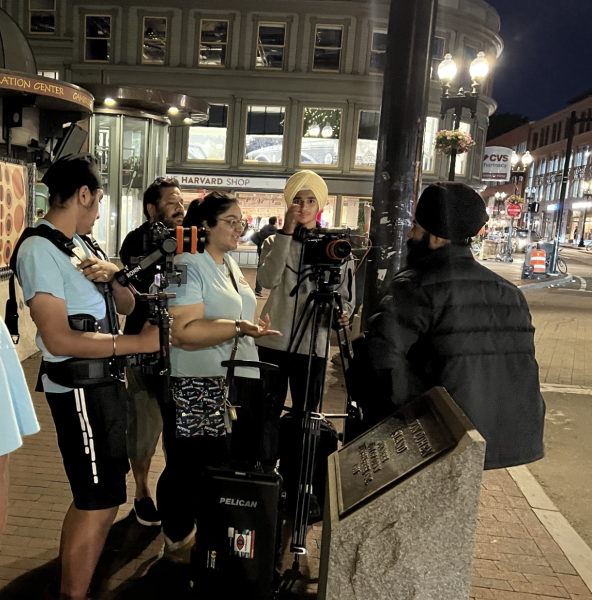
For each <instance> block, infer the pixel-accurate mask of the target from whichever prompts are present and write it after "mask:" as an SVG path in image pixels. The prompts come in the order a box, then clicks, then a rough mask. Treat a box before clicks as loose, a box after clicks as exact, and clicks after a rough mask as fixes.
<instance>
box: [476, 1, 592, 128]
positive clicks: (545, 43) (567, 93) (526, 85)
mask: <svg viewBox="0 0 592 600" xmlns="http://www.w3.org/2000/svg"><path fill="white" fill-rule="evenodd" d="M487 1H488V2H489V4H491V5H492V6H493V7H494V8H495V9H496V10H497V11H498V12H499V14H500V17H501V22H502V28H501V36H502V38H503V40H504V44H505V48H504V51H503V53H502V55H501V57H500V59H499V61H498V64H497V70H496V76H495V83H494V89H493V95H494V98H495V99H496V100H497V102H498V103H499V108H498V112H516V113H521V114H523V115H526V116H528V117H529V118H530V120H531V121H534V120H536V119H540V118H542V117H545V116H547V115H549V114H551V113H553V112H555V111H557V110H561V109H562V108H565V107H566V106H567V101H568V100H569V99H571V98H573V97H574V96H577V95H579V94H580V93H581V92H583V91H585V90H587V89H590V88H592V0H487Z"/></svg>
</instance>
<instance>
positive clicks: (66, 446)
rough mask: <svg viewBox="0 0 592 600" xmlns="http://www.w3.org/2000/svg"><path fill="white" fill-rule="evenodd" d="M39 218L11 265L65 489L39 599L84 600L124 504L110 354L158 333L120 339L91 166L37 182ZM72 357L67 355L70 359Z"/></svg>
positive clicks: (132, 348) (112, 269)
mask: <svg viewBox="0 0 592 600" xmlns="http://www.w3.org/2000/svg"><path fill="white" fill-rule="evenodd" d="M42 181H43V183H45V185H47V187H48V188H49V205H50V210H49V211H48V213H47V215H46V217H45V218H44V219H39V220H38V221H37V223H36V226H35V227H34V228H28V229H26V230H25V232H24V233H23V235H22V236H21V239H20V241H19V243H18V244H17V247H16V248H15V253H14V255H13V260H11V266H12V267H13V270H14V271H15V273H16V275H17V277H18V280H19V282H20V284H21V287H22V288H23V294H24V298H25V302H26V303H27V305H28V306H29V307H30V309H31V317H32V318H33V321H34V322H35V325H36V326H37V338H36V342H37V346H38V348H39V350H40V351H41V352H42V355H43V361H42V367H41V371H40V378H39V383H38V386H40V389H38V391H44V392H45V395H46V398H47V401H48V404H49V407H50V409H51V413H52V417H53V420H54V423H55V427H56V433H57V438H58V445H59V448H60V452H61V454H62V459H63V462H64V468H65V471H66V475H67V477H68V481H69V483H70V487H71V489H72V495H73V504H72V505H71V506H70V508H69V509H68V512H67V514H66V517H65V519H64V524H63V526H62V538H61V546H60V563H61V583H57V582H56V583H55V584H53V585H51V586H50V587H49V588H48V589H47V590H46V597H47V598H61V599H68V600H83V599H84V598H86V597H87V592H88V588H89V585H90V582H91V578H92V576H93V573H94V570H95V567H96V565H97V562H98V560H99V557H100V555H101V552H102V549H103V546H104V544H105V540H106V538H107V534H108V532H109V528H110V527H111V524H112V523H113V520H114V519H115V516H116V514H117V509H118V507H119V505H121V504H124V503H125V502H126V475H127V472H128V470H129V463H128V459H127V452H126V434H125V430H126V421H127V406H126V404H127V394H126V391H125V386H124V384H123V382H122V379H123V377H122V375H123V372H122V371H123V370H122V367H120V366H119V364H118V363H119V361H117V360H116V359H115V357H122V356H125V355H127V354H136V353H140V352H157V351H158V349H159V337H158V328H156V327H154V326H152V325H149V324H148V325H146V326H145V327H144V328H143V329H142V331H141V332H139V333H138V334H137V335H120V334H119V331H118V323H117V314H116V312H120V313H122V314H129V313H131V311H132V310H133V308H134V297H133V295H132V293H131V292H130V291H129V290H128V289H126V288H124V287H122V286H120V285H119V284H118V283H117V282H115V281H114V280H113V276H114V275H115V273H116V272H117V271H118V267H117V266H116V265H114V264H112V263H110V262H108V260H107V259H106V256H104V255H103V254H102V253H101V250H100V248H98V246H96V245H93V243H92V242H91V241H90V239H88V238H86V237H85V236H88V235H89V234H90V233H91V231H92V228H93V225H94V223H95V221H96V220H97V219H98V218H99V206H100V202H101V198H102V196H103V190H102V185H101V176H100V171H99V163H98V161H97V159H96V158H95V157H94V156H92V155H90V154H77V155H68V156H65V157H63V158H60V159H59V160H57V161H56V162H55V163H53V164H52V165H51V166H50V167H49V169H48V171H47V173H46V174H45V176H44V177H43V179H42ZM73 357H74V358H73Z"/></svg>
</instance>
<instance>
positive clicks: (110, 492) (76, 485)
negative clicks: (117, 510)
mask: <svg viewBox="0 0 592 600" xmlns="http://www.w3.org/2000/svg"><path fill="white" fill-rule="evenodd" d="M45 396H46V397H47V402H48V403H49V407H50V409H51V414H52V416H53V420H54V423H55V428H56V433H57V436H58V445H59V447H60V452H61V453H62V459H63V461H64V468H65V470H66V475H67V477H68V481H69V482H70V488H71V489H72V495H73V496H74V506H75V507H76V508H77V509H79V510H102V509H106V508H114V507H116V506H120V505H121V504H125V502H126V500H127V490H126V476H127V473H128V471H129V461H128V458H127V448H126V433H125V432H126V428H127V401H128V398H127V392H126V389H125V386H124V385H123V383H120V382H116V383H114V384H111V385H104V386H98V387H88V388H79V389H76V390H74V391H72V392H65V393H63V394H53V393H46V394H45Z"/></svg>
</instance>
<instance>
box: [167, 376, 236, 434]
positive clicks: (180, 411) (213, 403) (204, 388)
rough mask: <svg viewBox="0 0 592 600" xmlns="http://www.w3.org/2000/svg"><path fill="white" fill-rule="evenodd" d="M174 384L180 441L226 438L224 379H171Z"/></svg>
mask: <svg viewBox="0 0 592 600" xmlns="http://www.w3.org/2000/svg"><path fill="white" fill-rule="evenodd" d="M171 384H172V390H173V400H174V401H175V404H176V405H177V434H176V436H177V437H178V438H180V437H181V438H182V437H197V436H210V437H221V436H224V435H226V426H225V424H224V380H223V379H222V378H221V377H171Z"/></svg>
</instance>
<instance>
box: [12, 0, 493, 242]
mask: <svg viewBox="0 0 592 600" xmlns="http://www.w3.org/2000/svg"><path fill="white" fill-rule="evenodd" d="M401 1H403V0H401ZM3 7H4V8H5V10H7V11H8V12H9V13H10V14H11V15H12V16H13V18H14V19H15V20H16V21H17V22H18V23H19V24H20V26H21V28H22V29H23V30H24V31H25V32H26V34H27V37H28V39H29V42H30V44H31V47H32V48H33V51H34V54H35V58H36V61H37V66H38V69H39V70H40V71H42V72H43V73H45V74H46V75H50V76H51V75H52V74H55V75H56V76H58V77H60V78H61V79H65V80H67V81H71V82H74V83H76V84H78V85H80V86H82V87H85V86H89V88H90V89H92V90H93V93H95V92H94V90H95V89H96V86H97V85H110V86H138V87H143V88H160V89H164V90H169V91H173V92H177V93H183V94H188V95H190V96H194V97H200V98H203V99H204V100H206V101H207V102H209V103H210V105H211V109H210V118H209V121H208V122H207V123H204V124H191V122H190V121H188V124H186V125H183V126H179V127H171V128H170V130H169V144H168V156H167V172H168V173H169V174H174V175H178V176H179V177H181V179H182V185H183V187H184V189H185V190H186V194H185V196H186V198H187V199H192V198H194V197H196V196H198V195H201V194H203V193H204V192H206V191H208V190H212V189H227V190H231V191H234V192H236V193H238V194H239V199H240V201H241V204H242V205H243V211H244V212H245V214H246V216H247V217H249V218H250V219H251V220H252V222H253V223H254V224H255V225H258V224H259V223H260V222H261V219H265V218H267V217H269V216H271V215H273V214H275V215H277V216H283V199H282V196H281V191H282V189H283V185H284V182H285V180H286V179H287V178H288V177H289V176H290V175H291V174H292V173H294V172H295V171H297V170H299V169H301V168H312V169H314V170H316V171H318V172H319V173H321V174H322V175H323V176H324V177H326V179H327V181H328V185H329V192H330V195H331V197H330V201H329V203H328V206H327V208H326V209H325V211H324V213H323V222H324V223H325V224H327V225H331V226H333V225H335V226H341V225H347V226H350V227H354V228H355V227H358V228H359V229H360V230H363V229H364V228H367V227H368V223H369V218H370V212H371V211H370V208H369V202H370V199H371V196H372V181H373V171H374V162H375V157H376V147H377V137H378V123H379V117H380V103H381V93H382V71H383V68H384V59H385V49H386V32H387V24H388V7H389V2H388V0H373V1H368V0H303V1H301V2H290V1H288V0H258V1H257V2H254V1H251V0H219V1H218V2H215V3H213V2H211V3H205V2H200V3H196V2H190V1H189V0H173V1H172V2H169V3H163V2H160V3H159V2H158V1H156V0H144V2H143V4H141V3H138V2H131V1H130V0H120V2H119V3H118V4H117V5H116V4H110V3H104V2H98V1H97V0H94V2H93V0H29V1H28V2H23V1H22V0H4V2H3ZM499 29H500V19H499V16H498V14H497V13H496V11H495V10H494V9H493V8H492V7H491V6H489V5H488V4H487V3H486V2H484V1H483V0H440V2H439V11H438V19H437V26H436V31H435V37H434V40H433V47H432V53H433V69H432V71H433V72H432V85H431V91H430V101H429V112H428V114H429V116H428V119H427V122H426V134H425V143H424V159H423V180H424V183H427V182H430V181H433V180H440V179H446V176H447V170H448V159H446V158H444V157H441V156H438V155H436V154H435V152H434V150H433V140H434V135H435V133H436V131H437V130H438V129H441V128H443V127H448V128H450V127H451V126H452V115H449V116H448V118H447V120H446V122H445V123H443V122H442V121H441V120H440V116H439V112H440V101H439V98H440V94H441V86H440V83H439V81H438V80H437V66H438V64H439V62H440V61H441V60H442V59H443V57H444V54H445V53H448V52H450V53H451V54H452V55H453V57H454V58H455V60H456V61H457V64H458V65H459V75H458V81H456V82H454V83H453V93H454V92H455V91H456V87H459V86H465V87H467V86H468V85H470V78H469V74H468V68H469V64H470V63H471V61H472V60H473V59H474V58H475V56H476V55H477V53H478V52H480V51H483V52H485V54H486V56H487V58H488V59H489V60H490V62H491V64H492V65H495V61H496V59H497V57H498V56H499V54H500V53H501V51H502V41H501V38H500V37H499ZM418 75H419V74H418ZM455 86H456V87H455ZM492 86H493V77H490V79H489V80H488V81H487V83H486V84H485V86H484V89H483V94H482V96H481V100H480V101H479V108H478V113H477V116H476V118H475V119H474V120H471V119H470V118H469V116H468V115H465V118H464V119H463V122H462V125H461V127H462V128H463V129H464V130H466V131H470V132H471V133H472V134H473V136H474V138H475V139H476V142H477V146H476V148H475V149H474V151H472V152H471V153H469V154H468V155H462V156H461V157H459V160H458V163H457V180H459V181H466V182H467V183H469V184H471V185H473V186H475V187H479V186H480V176H481V164H482V156H483V147H484V144H485V137H486V135H485V134H486V130H487V126H488V118H489V116H490V115H491V114H492V113H493V112H494V110H495V108H496V103H495V101H494V100H493V98H492ZM400 93H402V94H404V93H405V89H404V87H403V85H402V86H401V90H400ZM95 95H97V94H96V93H95ZM104 100H105V99H104V98H100V97H97V104H100V103H101V102H103V101H104ZM171 108H172V110H174V108H175V107H171ZM113 118H116V117H113ZM100 128H101V126H100V125H99V124H98V122H97V119H96V117H95V119H94V124H92V125H91V148H92V146H93V144H94V143H97V142H96V140H97V139H98V137H99V135H100V133H101V132H100ZM140 138H141V135H140V133H138V134H133V133H132V134H130V136H129V148H124V151H125V152H127V153H128V154H130V156H131V155H134V153H138V152H142V148H141V144H139V143H136V142H138V141H139V140H140ZM140 141H141V140H140ZM125 143H126V142H124V145H125ZM110 202H113V203H117V204H119V205H121V203H122V202H138V199H137V198H135V199H131V200H126V198H125V194H119V197H118V198H117V197H116V195H112V197H111V199H110ZM119 211H121V212H125V211H123V210H122V207H121V206H115V205H114V206H112V207H111V209H110V212H109V214H112V213H118V212H119ZM127 212H130V211H127ZM132 212H133V211H132ZM132 225H135V223H132ZM114 235H115V234H114ZM120 242H121V240H120V239H119V240H117V242H115V241H114V240H111V244H110V245H111V246H112V247H117V244H118V243H120Z"/></svg>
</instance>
